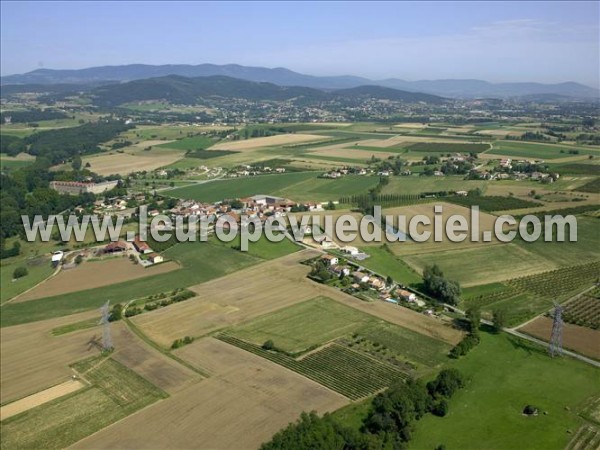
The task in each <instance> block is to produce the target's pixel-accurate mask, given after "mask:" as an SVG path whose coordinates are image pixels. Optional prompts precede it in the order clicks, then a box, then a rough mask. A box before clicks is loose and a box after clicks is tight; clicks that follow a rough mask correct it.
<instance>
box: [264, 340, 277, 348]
mask: <svg viewBox="0 0 600 450" xmlns="http://www.w3.org/2000/svg"><path fill="white" fill-rule="evenodd" d="M262 348H263V349H265V350H275V343H274V342H273V341H272V340H271V339H269V340H268V341H265V343H264V344H263V345H262Z"/></svg>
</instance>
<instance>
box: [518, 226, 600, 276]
mask: <svg viewBox="0 0 600 450" xmlns="http://www.w3.org/2000/svg"><path fill="white" fill-rule="evenodd" d="M576 219H577V241H576V242H556V240H553V241H550V242H548V241H545V240H544V239H543V238H542V239H539V240H537V241H535V242H525V241H523V240H521V239H515V241H513V242H514V243H515V244H517V245H519V246H520V247H521V248H523V249H525V250H527V251H528V252H530V253H532V254H534V255H535V257H536V259H540V258H543V259H546V260H550V261H553V262H554V263H555V264H556V265H557V266H560V267H564V266H571V265H575V264H583V263H585V262H589V261H596V260H598V259H600V232H599V231H598V230H599V228H600V221H599V220H598V219H597V218H595V217H586V216H581V215H579V216H576ZM565 237H566V238H567V239H568V238H569V233H568V231H567V232H566V233H565Z"/></svg>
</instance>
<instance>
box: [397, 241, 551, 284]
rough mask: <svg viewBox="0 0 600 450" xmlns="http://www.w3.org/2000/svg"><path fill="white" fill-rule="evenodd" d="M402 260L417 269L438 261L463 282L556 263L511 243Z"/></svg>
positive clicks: (492, 279)
mask: <svg viewBox="0 0 600 450" xmlns="http://www.w3.org/2000/svg"><path fill="white" fill-rule="evenodd" d="M405 260H406V262H407V263H409V264H410V265H411V266H413V267H416V268H418V269H419V270H422V269H423V267H425V265H427V264H429V265H431V264H437V265H438V266H439V267H440V268H441V269H442V271H443V272H444V275H445V276H446V277H448V278H449V279H451V280H457V281H458V282H460V283H461V284H464V285H477V284H487V283H490V282H496V281H502V280H508V279H510V278H514V277H518V276H521V275H522V274H523V273H526V271H530V273H531V272H532V271H540V272H541V271H545V270H550V269H553V268H554V267H555V264H554V263H553V262H552V261H548V260H545V259H541V258H536V257H535V255H533V254H532V253H530V252H528V251H527V250H525V249H523V248H521V247H520V246H518V245H517V244H514V243H510V244H496V245H479V246H476V247H472V248H467V249H458V250H448V251H441V252H435V253H423V254H420V255H410V256H407V257H406V258H405Z"/></svg>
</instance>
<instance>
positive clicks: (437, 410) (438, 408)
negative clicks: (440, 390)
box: [431, 399, 448, 417]
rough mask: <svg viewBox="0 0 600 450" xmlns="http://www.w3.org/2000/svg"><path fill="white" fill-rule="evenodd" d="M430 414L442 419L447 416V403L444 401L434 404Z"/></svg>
mask: <svg viewBox="0 0 600 450" xmlns="http://www.w3.org/2000/svg"><path fill="white" fill-rule="evenodd" d="M431 414H433V415H435V416H438V417H444V416H445V415H446V414H448V402H447V401H446V400H445V399H441V400H440V401H438V402H435V403H434V404H433V405H432V407H431Z"/></svg>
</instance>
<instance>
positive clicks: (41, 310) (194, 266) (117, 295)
mask: <svg viewBox="0 0 600 450" xmlns="http://www.w3.org/2000/svg"><path fill="white" fill-rule="evenodd" d="M164 255H165V256H166V257H167V258H168V259H172V260H175V261H178V262H180V263H181V264H182V266H183V267H182V268H181V269H178V270H174V271H172V272H168V273H163V274H160V275H155V276H152V277H145V278H141V279H137V280H132V281H129V282H124V283H118V284H113V285H109V286H106V287H104V288H98V289H90V290H85V291H79V292H73V293H70V294H65V295H60V296H55V297H48V298H43V299H39V300H31V301H27V302H21V303H11V304H7V305H5V306H3V307H2V314H1V315H0V324H1V326H3V327H5V326H10V325H16V324H19V323H27V322H35V321H37V320H43V319H49V318H52V317H61V316H65V315H67V314H74V313H76V312H82V311H88V310H90V309H95V308H99V307H100V306H101V305H102V304H103V303H104V302H105V301H106V299H110V300H111V303H113V304H114V303H119V302H121V303H122V302H126V301H129V300H131V299H134V298H141V297H145V296H147V295H151V294H156V293H159V292H165V291H169V290H172V289H175V288H180V287H187V286H192V285H194V284H198V283H202V282H204V281H208V280H211V279H213V278H217V277H220V276H223V275H226V274H228V273H231V272H234V271H236V270H239V269H241V268H244V267H248V266H250V265H252V264H256V263H257V262H260V261H261V259H259V258H256V257H253V256H250V255H248V254H246V253H243V252H239V251H237V250H233V249H231V248H228V247H226V246H225V245H222V244H217V243H212V242H190V243H182V244H178V245H175V246H174V247H171V248H170V249H168V250H166V251H165V252H164ZM146 270H148V271H149V272H148V274H149V275H150V274H151V271H152V268H149V269H146Z"/></svg>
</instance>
